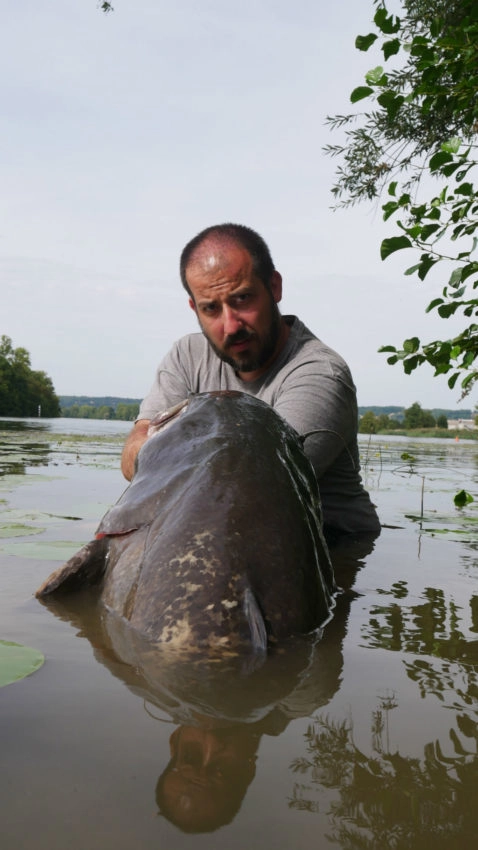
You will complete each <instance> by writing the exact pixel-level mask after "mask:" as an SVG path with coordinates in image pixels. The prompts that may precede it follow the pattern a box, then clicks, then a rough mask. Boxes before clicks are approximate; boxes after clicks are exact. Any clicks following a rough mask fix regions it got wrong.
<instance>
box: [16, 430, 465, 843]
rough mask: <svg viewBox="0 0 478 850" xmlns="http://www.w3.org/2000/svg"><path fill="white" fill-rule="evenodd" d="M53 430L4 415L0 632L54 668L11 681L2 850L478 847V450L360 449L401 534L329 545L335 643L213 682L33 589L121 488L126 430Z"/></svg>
mask: <svg viewBox="0 0 478 850" xmlns="http://www.w3.org/2000/svg"><path fill="white" fill-rule="evenodd" d="M36 424H37V423H30V425H32V426H33V427H30V426H29V424H28V423H24V427H23V429H22V430H18V425H19V423H15V424H13V425H8V427H7V423H6V422H5V421H1V420H0V508H1V517H0V639H4V640H9V641H17V642H19V643H22V644H26V645H29V646H33V647H37V648H38V649H40V650H41V651H42V652H43V653H44V654H45V656H46V662H45V664H44V666H43V667H42V668H41V669H40V670H39V671H38V672H36V673H35V674H33V675H32V676H29V677H28V678H26V679H24V680H22V681H20V682H17V683H15V684H12V685H8V686H6V687H4V688H2V689H1V690H0V746H1V755H2V760H1V764H2V770H1V774H0V841H1V845H0V846H1V848H2V850H13V848H19V847H20V848H22V850H33V848H35V850H37V848H40V849H41V848H49V850H57V848H58V850H60V848H61V850H64V848H65V847H68V848H70V850H86V848H87V850H96V848H98V850H99V848H101V850H109V848H111V849H112V850H113V848H114V849H115V850H123V848H124V850H126V848H128V850H130V848H131V847H135V848H148V850H149V848H153V847H154V848H158V847H161V848H168V850H176V848H180V850H183V848H184V850H185V849H186V848H189V847H192V846H194V847H198V848H202V847H207V848H215V847H221V848H224V847H226V848H228V850H234V848H238V849H239V848H241V850H242V848H246V847H247V848H259V847H260V848H271V850H272V848H273V850H282V848H284V850H285V848H287V850H289V848H294V849H295V850H316V848H326V847H337V846H338V847H341V848H374V850H375V848H377V850H378V848H380V850H382V848H402V847H403V848H407V850H415V848H416V850H426V849H427V848H430V850H431V848H433V850H437V848H438V850H441V848H447V850H449V848H457V850H458V848H459V850H467V848H470V850H471V848H472V847H473V848H475V847H476V841H477V838H476V836H477V834H478V759H477V737H478V732H477V728H478V727H477V720H478V585H477V577H478V536H477V534H476V529H477V528H478V444H476V443H475V444H473V443H471V444H470V443H465V442H464V441H460V442H459V443H454V442H445V441H442V442H434V443H429V442H427V441H417V442H414V443H411V442H409V441H406V440H401V439H400V438H394V439H391V440H389V441H387V440H385V439H384V438H374V439H373V440H372V441H371V442H370V443H369V441H368V438H364V439H363V441H362V443H361V451H362V463H363V465H364V470H365V478H366V482H367V486H368V487H369V489H370V490H371V492H372V494H373V498H374V500H375V502H376V503H377V505H378V508H379V512H380V516H381V519H382V522H383V523H386V524H387V525H389V526H399V527H398V528H385V529H384V531H383V533H382V535H381V537H380V538H379V539H378V540H376V541H375V543H374V544H370V547H369V548H370V550H371V551H368V552H367V551H366V547H365V548H364V549H363V550H362V551H358V550H356V551H353V550H351V549H349V550H348V551H344V550H343V551H336V552H335V553H334V560H335V565H336V570H337V574H338V578H339V581H340V582H341V583H342V584H343V586H344V587H345V588H346V590H345V592H344V593H343V594H342V595H341V596H340V597H339V598H338V602H337V607H336V611H335V615H334V617H333V619H332V621H331V622H330V623H329V625H328V626H327V627H326V629H325V632H324V635H323V638H322V640H321V641H319V642H316V644H315V645H314V644H312V643H311V642H307V641H303V642H299V643H298V644H297V645H296V646H294V647H292V648H290V649H289V650H288V651H287V652H286V653H284V655H283V656H279V657H273V658H271V659H270V660H269V661H268V662H267V663H266V665H265V666H264V667H263V668H262V669H260V670H249V671H244V670H241V669H234V668H232V669H231V668H229V667H223V668H221V669H212V670H211V669H208V670H205V669H201V670H199V671H198V670H197V669H191V668H188V667H187V666H186V665H182V666H178V665H177V664H174V663H172V662H171V660H170V659H168V658H167V657H165V656H164V657H162V658H161V659H160V663H158V658H157V657H152V656H151V653H150V652H149V653H148V650H147V648H145V647H144V646H142V645H141V643H140V642H132V641H131V640H125V636H124V635H123V634H122V633H121V631H120V630H118V628H117V627H116V625H115V624H114V623H111V622H110V621H108V620H107V619H105V618H103V619H102V620H100V619H99V618H98V617H95V616H93V614H94V610H93V609H94V602H93V600H92V599H91V598H88V597H83V598H81V597H79V598H78V599H77V600H75V602H74V603H73V604H71V605H70V606H69V607H68V608H66V607H65V606H63V607H61V606H59V605H57V606H54V607H52V606H50V607H47V606H45V605H42V604H40V602H38V601H37V600H35V599H34V597H33V592H34V590H35V589H36V587H37V586H38V585H39V584H40V582H41V581H42V580H43V578H44V577H45V576H46V575H47V574H48V573H49V572H50V571H51V569H53V568H54V566H56V565H58V563H60V562H61V560H63V559H64V558H66V557H67V556H68V555H69V554H71V553H72V552H73V551H75V549H76V548H79V545H80V544H81V543H83V542H84V541H85V540H87V539H90V537H91V536H92V535H93V532H94V529H95V527H96V525H97V523H98V521H99V519H100V517H101V516H102V514H103V513H104V511H105V510H106V508H107V507H108V506H109V505H110V504H111V503H112V502H114V501H116V499H117V497H118V495H119V493H120V492H121V491H122V489H123V488H124V482H123V479H122V478H121V475H120V473H119V471H118V461H119V453H120V446H121V438H120V437H115V436H114V431H115V430H122V431H123V434H124V433H126V432H127V431H128V429H129V426H128V425H127V424H125V425H124V428H123V426H122V425H120V426H118V425H116V426H115V425H113V423H94V424H92V423H83V425H78V423H71V422H70V423H68V422H67V421H66V420H64V421H63V422H62V423H58V422H56V423H54V428H55V431H56V433H52V432H48V431H42V432H38V431H36V430H35V428H34V426H35V425H36ZM62 425H63V427H69V429H70V431H73V432H74V433H70V435H69V436H62V435H61V426H62ZM103 426H104V430H105V431H106V432H107V433H106V434H103V435H102V436H98V437H97V438H96V437H95V436H94V430H95V429H99V430H101V429H102V427H103ZM82 427H83V428H84V427H86V428H88V429H89V430H90V435H89V437H88V439H86V440H83V439H81V438H80V430H81V428H82ZM405 454H407V455H408V457H407V458H402V455H405ZM462 488H464V489H466V490H467V491H469V492H470V493H472V494H473V495H474V497H475V502H474V503H472V504H470V505H469V506H468V507H467V508H466V509H464V510H457V509H455V507H454V505H453V495H454V494H455V493H456V492H457V491H458V490H461V489H462ZM422 500H423V514H422V507H421V506H422ZM34 532H35V533H34ZM178 801H179V802H178ZM168 818H170V819H173V820H174V819H175V818H176V819H181V820H182V823H183V826H184V825H186V826H187V824H189V828H190V829H192V830H196V831H195V832H194V831H193V832H189V833H188V832H185V831H183V830H182V829H180V828H179V827H178V826H175V825H174V824H173V823H172V822H171V820H170V819H168ZM198 829H202V830H204V832H202V833H198V832H197V830H198Z"/></svg>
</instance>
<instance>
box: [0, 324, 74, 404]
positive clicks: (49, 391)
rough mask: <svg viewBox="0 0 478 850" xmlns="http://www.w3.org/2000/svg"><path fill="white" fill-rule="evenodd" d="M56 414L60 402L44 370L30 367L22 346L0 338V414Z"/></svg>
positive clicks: (27, 355)
mask: <svg viewBox="0 0 478 850" xmlns="http://www.w3.org/2000/svg"><path fill="white" fill-rule="evenodd" d="M39 415H41V416H46V417H48V418H51V417H55V416H60V401H59V398H58V396H57V395H56V394H55V390H54V387H53V384H52V382H51V379H50V378H49V377H48V375H47V374H46V372H37V371H35V370H33V369H32V368H31V363H30V355H29V353H28V351H27V350H26V348H14V347H13V344H12V340H11V339H10V337H8V336H5V335H3V336H2V337H0V416H39Z"/></svg>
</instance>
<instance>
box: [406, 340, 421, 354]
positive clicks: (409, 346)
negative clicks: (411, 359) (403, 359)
mask: <svg viewBox="0 0 478 850" xmlns="http://www.w3.org/2000/svg"><path fill="white" fill-rule="evenodd" d="M419 347H420V340H419V339H418V337H417V336H412V337H411V338H410V339H406V340H405V341H404V343H403V350H404V351H406V352H407V354H415V352H416V351H418V349H419Z"/></svg>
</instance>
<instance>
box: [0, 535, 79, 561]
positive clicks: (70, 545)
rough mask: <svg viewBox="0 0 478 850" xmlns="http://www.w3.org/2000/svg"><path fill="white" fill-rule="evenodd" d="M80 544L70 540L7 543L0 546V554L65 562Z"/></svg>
mask: <svg viewBox="0 0 478 850" xmlns="http://www.w3.org/2000/svg"><path fill="white" fill-rule="evenodd" d="M80 546H81V543H78V541H76V542H73V541H70V540H39V541H38V542H35V543H33V542H32V543H30V542H27V541H25V542H24V543H7V544H4V545H2V546H0V550H1V551H2V552H6V553H7V554H8V555H15V556H16V557H19V558H35V559H38V560H40V561H67V560H68V558H71V556H72V555H74V554H75V552H77V551H78V549H79V548H80Z"/></svg>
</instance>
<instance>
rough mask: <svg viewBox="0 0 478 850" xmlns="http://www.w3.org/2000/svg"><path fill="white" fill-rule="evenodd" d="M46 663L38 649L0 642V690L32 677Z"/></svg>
mask: <svg viewBox="0 0 478 850" xmlns="http://www.w3.org/2000/svg"><path fill="white" fill-rule="evenodd" d="M44 661H45V656H44V655H43V653H42V652H40V651H39V650H38V649H33V648H32V647H31V646H22V644H21V643H12V642H10V641H7V640H0V688H1V687H3V685H10V684H11V683H12V682H18V680H19V679H24V678H25V676H30V674H31V673H34V672H35V670H38V669H39V668H40V667H41V666H42V664H43V662H44Z"/></svg>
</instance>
